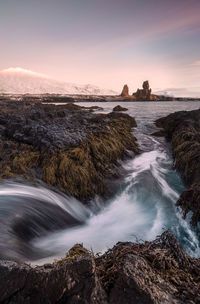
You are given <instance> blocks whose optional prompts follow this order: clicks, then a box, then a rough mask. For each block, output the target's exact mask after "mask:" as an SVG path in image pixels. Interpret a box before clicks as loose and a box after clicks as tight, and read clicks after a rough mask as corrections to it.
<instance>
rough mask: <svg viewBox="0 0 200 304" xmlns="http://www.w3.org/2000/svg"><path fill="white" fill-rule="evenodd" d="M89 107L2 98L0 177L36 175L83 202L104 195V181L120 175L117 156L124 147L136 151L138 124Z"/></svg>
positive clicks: (105, 189) (120, 116) (126, 154)
mask: <svg viewBox="0 0 200 304" xmlns="http://www.w3.org/2000/svg"><path fill="white" fill-rule="evenodd" d="M96 109H97V108H96V107H95V110H96ZM91 110H94V108H92V109H91V108H84V107H81V106H78V105H75V104H73V103H69V104H67V105H57V106H55V105H52V104H41V103H39V102H37V103H34V102H32V103H31V102H22V101H20V102H13V101H9V102H4V103H3V102H1V114H0V135H1V136H0V140H1V143H2V144H1V145H0V159H2V160H3V161H2V162H1V167H0V178H10V177H19V176H23V178H26V179H31V180H36V179H39V180H42V181H44V182H45V183H47V184H50V185H52V186H55V187H57V188H59V189H60V190H61V191H63V192H65V193H67V194H68V195H72V196H75V197H77V198H78V199H81V200H82V201H88V200H89V199H91V198H92V197H94V196H95V195H96V194H98V195H101V196H102V195H105V196H106V195H108V193H109V191H107V186H106V183H105V180H106V179H113V178H115V177H116V176H119V174H118V169H117V164H118V160H119V159H123V158H124V157H128V156H129V155H128V153H127V150H131V151H133V152H134V153H139V149H138V147H137V143H136V138H135V137H134V136H133V135H132V130H131V129H132V128H133V127H135V126H136V123H135V120H134V118H133V117H130V116H129V115H125V114H122V113H115V115H114V113H113V114H111V113H110V114H96V113H91ZM1 122H2V125H1Z"/></svg>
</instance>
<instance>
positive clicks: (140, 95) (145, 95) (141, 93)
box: [133, 80, 151, 100]
mask: <svg viewBox="0 0 200 304" xmlns="http://www.w3.org/2000/svg"><path fill="white" fill-rule="evenodd" d="M142 87H143V89H141V90H140V89H138V90H137V92H136V93H133V96H135V97H136V99H137V100H151V89H150V87H149V82H148V80H146V81H144V82H143V85H142Z"/></svg>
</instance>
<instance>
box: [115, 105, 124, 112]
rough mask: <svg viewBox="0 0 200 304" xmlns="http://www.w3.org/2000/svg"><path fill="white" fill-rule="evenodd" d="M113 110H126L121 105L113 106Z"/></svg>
mask: <svg viewBox="0 0 200 304" xmlns="http://www.w3.org/2000/svg"><path fill="white" fill-rule="evenodd" d="M113 111H114V112H122V111H128V109H127V108H124V107H121V106H120V105H118V106H116V107H114V108H113Z"/></svg>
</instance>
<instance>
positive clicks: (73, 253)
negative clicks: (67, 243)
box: [55, 244, 89, 265]
mask: <svg viewBox="0 0 200 304" xmlns="http://www.w3.org/2000/svg"><path fill="white" fill-rule="evenodd" d="M87 253H89V251H88V250H87V249H86V248H84V247H83V244H75V245H74V246H73V247H72V248H71V249H70V250H69V251H68V252H67V254H66V257H65V258H63V259H61V260H58V261H56V262H55V265H59V264H62V263H63V262H66V261H69V260H73V259H75V258H77V257H78V256H81V255H84V254H87Z"/></svg>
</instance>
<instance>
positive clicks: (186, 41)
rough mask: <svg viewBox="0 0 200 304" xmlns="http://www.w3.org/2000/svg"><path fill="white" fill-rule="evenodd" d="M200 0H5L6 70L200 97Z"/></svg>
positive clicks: (1, 39) (0, 62)
mask: <svg viewBox="0 0 200 304" xmlns="http://www.w3.org/2000/svg"><path fill="white" fill-rule="evenodd" d="M199 16H200V0H123V1H122V0H6V1H3V0H1V1H0V70H3V69H7V68H10V67H21V68H24V69H29V70H32V71H34V72H38V73H42V74H46V75H48V76H50V77H52V78H54V79H57V80H62V81H66V82H73V83H77V84H87V83H89V84H95V85H98V86H100V87H102V88H107V89H114V90H116V91H120V90H121V88H122V86H123V84H125V83H127V84H128V85H129V87H130V90H131V91H135V90H136V89H137V88H138V87H141V84H142V81H144V80H149V81H150V85H151V87H152V88H153V91H157V90H170V89H174V90H175V91H177V92H181V90H182V92H184V91H186V90H188V89H189V90H190V91H191V92H198V94H197V95H199V96H200V17H199Z"/></svg>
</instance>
